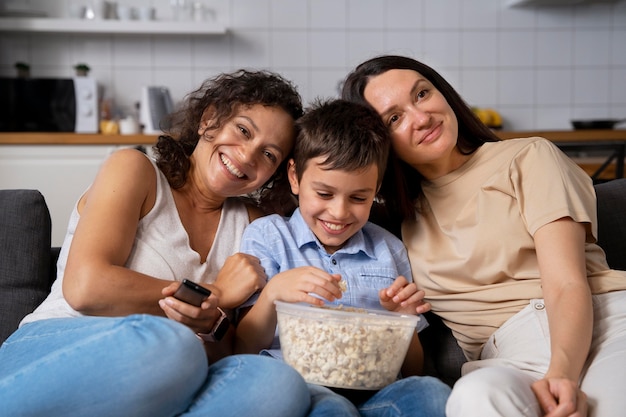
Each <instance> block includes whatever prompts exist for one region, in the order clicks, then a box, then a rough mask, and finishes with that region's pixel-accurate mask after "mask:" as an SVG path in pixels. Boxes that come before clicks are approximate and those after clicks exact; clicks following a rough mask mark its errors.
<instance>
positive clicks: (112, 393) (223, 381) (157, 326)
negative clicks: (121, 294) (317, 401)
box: [0, 315, 310, 417]
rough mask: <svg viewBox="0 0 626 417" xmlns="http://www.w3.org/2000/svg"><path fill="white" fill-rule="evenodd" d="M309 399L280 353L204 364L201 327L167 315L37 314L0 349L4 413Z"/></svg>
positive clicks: (283, 409)
mask: <svg viewBox="0 0 626 417" xmlns="http://www.w3.org/2000/svg"><path fill="white" fill-rule="evenodd" d="M270 399H271V400H270ZM260 404H262V405H263V406H262V407H260V406H259V405H260ZM309 404H310V396H309V391H308V389H307V385H306V383H305V382H304V380H303V379H302V377H301V376H300V375H299V374H298V373H297V372H296V371H295V370H293V369H292V368H291V367H289V366H287V365H286V364H284V363H283V362H282V361H278V360H276V359H273V358H268V357H263V356H259V355H234V356H229V357H227V358H224V359H222V360H220V361H218V362H216V363H214V364H212V365H211V366H208V364H207V359H206V355H205V351H204V347H203V345H202V342H201V341H200V340H199V339H198V338H197V337H196V336H195V334H194V333H193V332H192V331H190V330H189V329H188V328H187V327H186V326H184V325H182V324H180V323H177V322H175V321H173V320H169V319H166V318H162V317H156V316H149V315H133V316H128V317H120V318H110V317H80V318H64V319H49V320H41V321H37V322H34V323H30V324H26V325H24V326H23V327H21V328H20V329H18V330H17V331H16V332H15V333H14V334H13V335H11V337H9V339H7V340H6V341H5V343H4V344H3V345H2V347H1V348H0V415H2V416H65V417H69V416H87V415H88V416H131V415H132V416H177V415H183V416H205V417H206V416H228V415H233V416H235V415H242V416H246V415H249V416H252V415H254V416H263V417H265V416H267V417H277V416H286V417H292V416H304V415H306V413H307V411H308V409H309Z"/></svg>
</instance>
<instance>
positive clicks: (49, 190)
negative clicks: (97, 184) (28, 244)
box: [0, 145, 120, 246]
mask: <svg viewBox="0 0 626 417" xmlns="http://www.w3.org/2000/svg"><path fill="white" fill-rule="evenodd" d="M119 148H120V146H116V145H83V146H80V145H76V146H74V145H2V146H0V189H16V188H26V189H36V190H39V191H41V193H42V194H43V195H44V197H45V199H46V203H47V204H48V208H49V209H50V216H51V218H52V245H53V246H61V244H62V243H63V238H64V237H65V230H66V228H67V222H68V220H69V216H70V213H71V211H72V208H73V207H74V204H75V203H76V200H77V199H78V198H79V197H80V195H81V194H82V193H83V192H84V191H85V190H86V189H87V187H88V186H89V185H90V184H91V183H92V182H93V180H94V178H95V176H96V173H97V172H98V169H99V168H100V165H101V164H102V162H103V161H104V159H105V158H106V157H107V156H108V155H109V154H110V153H111V152H113V151H114V150H116V149H119Z"/></svg>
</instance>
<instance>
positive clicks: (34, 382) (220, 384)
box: [0, 70, 309, 417]
mask: <svg viewBox="0 0 626 417" xmlns="http://www.w3.org/2000/svg"><path fill="white" fill-rule="evenodd" d="M301 114H302V104H301V101H300V96H299V95H298V93H297V92H296V90H295V89H294V88H293V86H292V85H291V84H290V83H289V82H287V81H286V80H284V79H283V78H281V77H280V76H278V75H276V74H273V73H269V72H264V71H257V72H251V71H243V70H242V71H238V72H235V73H232V74H222V75H219V76H217V77H215V78H214V79H211V80H208V81H206V82H205V83H204V84H203V86H202V87H201V88H200V89H198V90H197V91H195V92H193V93H191V94H190V95H189V96H188V97H187V98H186V101H185V105H184V107H182V108H181V109H180V110H178V111H177V112H175V113H174V114H172V115H171V117H170V118H169V125H170V127H169V128H167V129H165V131H166V132H167V135H163V136H161V137H159V140H158V143H157V145H156V147H155V151H156V161H153V160H152V159H151V158H149V157H148V156H147V155H145V154H143V153H141V152H139V151H137V150H134V149H124V150H120V151H118V152H116V153H114V154H113V155H111V156H110V157H109V158H108V159H107V160H106V161H105V162H104V164H103V165H102V167H101V169H100V172H99V173H98V175H97V176H96V178H95V181H94V182H93V184H92V185H91V186H90V187H89V189H88V190H87V191H86V192H85V194H83V195H82V196H81V197H80V199H79V200H78V202H77V204H76V206H75V208H74V210H73V213H72V214H71V218H70V222H69V227H68V231H67V235H66V238H65V242H64V244H63V247H62V250H61V254H60V256H59V261H58V264H57V266H58V272H57V280H56V281H55V283H54V285H53V287H52V291H51V293H50V295H49V296H48V298H47V299H46V300H45V301H44V302H43V303H42V304H41V305H40V306H39V307H38V308H37V309H36V310H35V311H34V312H33V313H32V314H30V315H28V316H26V318H25V319H24V320H23V321H22V323H21V324H20V328H19V329H18V330H17V331H16V332H15V333H14V334H13V335H12V336H11V337H10V338H9V339H7V341H6V342H5V343H4V344H3V345H2V348H1V349H0V414H1V415H50V416H53V415H59V416H60V415H62V416H84V415H91V416H105V415H106V416H122V415H133V416H144V415H145V416H148V415H149V416H175V415H176V416H180V415H184V416H191V415H203V416H207V415H244V416H245V415H255V416H268V417H269V416H301V415H304V414H305V413H306V412H307V410H308V407H309V394H308V390H307V387H306V384H305V382H304V380H303V379H302V378H301V377H300V375H299V374H297V372H295V371H294V370H293V369H291V368H290V367H288V366H287V365H285V364H284V363H282V362H281V361H277V360H274V359H271V358H267V357H263V356H260V355H232V352H233V346H232V345H233V335H234V329H233V326H231V325H229V319H232V317H231V312H232V309H233V308H234V307H236V306H238V305H239V304H241V303H243V302H244V301H245V300H246V299H247V298H248V297H250V296H251V295H252V294H253V293H255V292H256V291H258V290H260V288H261V287H262V286H263V285H264V283H265V281H266V277H265V273H264V271H263V269H262V268H261V266H260V264H259V262H258V260H257V259H256V258H254V257H252V256H248V255H244V254H239V253H236V252H237V251H238V248H239V243H240V239H241V234H242V232H243V229H244V228H245V226H246V225H247V224H248V223H249V222H250V221H251V220H253V219H255V218H257V217H259V216H261V215H262V214H263V210H272V207H275V204H276V202H275V201H274V203H272V201H273V200H272V197H273V196H274V194H277V193H278V191H279V190H276V189H275V188H276V187H279V186H280V184H281V180H280V178H276V177H274V175H275V173H276V172H282V171H283V169H281V168H282V166H283V162H284V161H285V160H286V159H287V156H288V155H289V154H290V152H291V149H292V146H293V142H294V137H295V128H294V121H295V119H297V118H298V117H300V115H301ZM278 194H280V193H278ZM245 195H248V196H249V198H247V199H246V200H243V199H242V198H241V197H242V196H245ZM286 195H288V194H286ZM252 203H256V204H252ZM278 204H280V203H278ZM183 279H188V280H191V281H194V282H195V283H197V284H201V286H203V287H204V288H206V289H209V290H210V291H211V293H212V294H211V295H210V297H208V298H205V299H204V301H202V302H201V304H200V305H199V306H196V305H192V304H188V303H187V302H184V301H182V300H180V299H178V298H177V294H176V295H175V293H176V290H177V289H178V287H179V286H180V282H181V281H182V280H183ZM220 339H221V340H220ZM276 393H280V395H275V394H276ZM268 398H273V399H272V401H271V402H268V401H266V400H267V399H268ZM259 404H263V407H259Z"/></svg>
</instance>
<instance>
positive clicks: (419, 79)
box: [381, 78, 426, 117]
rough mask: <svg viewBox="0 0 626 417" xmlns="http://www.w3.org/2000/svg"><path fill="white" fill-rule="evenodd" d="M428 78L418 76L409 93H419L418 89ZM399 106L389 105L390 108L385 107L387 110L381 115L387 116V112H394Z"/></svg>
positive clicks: (412, 94) (413, 94)
mask: <svg viewBox="0 0 626 417" xmlns="http://www.w3.org/2000/svg"><path fill="white" fill-rule="evenodd" d="M425 82H426V79H424V78H418V79H417V80H416V81H415V83H413V86H412V87H411V91H410V92H409V95H410V96H411V97H413V96H415V94H416V93H417V91H418V90H419V89H420V85H421V84H423V83H425ZM397 108H398V106H397V105H395V104H394V105H393V106H391V107H389V108H388V109H385V111H383V112H382V113H381V116H383V117H385V116H387V114H389V113H392V112H393V111H395V110H396V109H397Z"/></svg>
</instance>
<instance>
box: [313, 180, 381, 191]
mask: <svg viewBox="0 0 626 417" xmlns="http://www.w3.org/2000/svg"><path fill="white" fill-rule="evenodd" d="M311 185H313V186H315V187H320V188H327V189H328V190H330V191H335V190H336V189H337V187H333V186H331V185H328V184H326V183H325V182H321V181H311ZM374 190H375V189H374V188H372V187H365V188H360V189H358V190H350V193H368V192H371V191H374Z"/></svg>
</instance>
